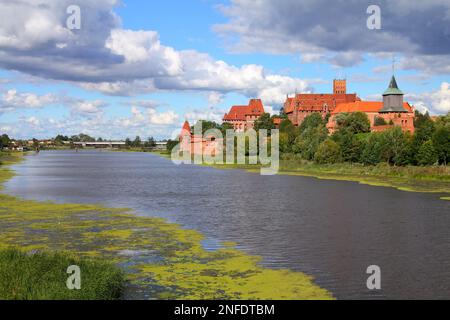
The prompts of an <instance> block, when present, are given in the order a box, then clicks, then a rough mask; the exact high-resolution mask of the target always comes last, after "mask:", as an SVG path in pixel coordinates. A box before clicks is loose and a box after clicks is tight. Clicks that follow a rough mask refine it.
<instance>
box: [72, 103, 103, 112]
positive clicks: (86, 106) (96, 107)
mask: <svg viewBox="0 0 450 320" xmlns="http://www.w3.org/2000/svg"><path fill="white" fill-rule="evenodd" d="M104 106H105V103H104V102H103V101H101V100H95V101H77V102H75V103H73V105H72V112H74V113H77V114H98V113H100V112H101V108H102V107H104Z"/></svg>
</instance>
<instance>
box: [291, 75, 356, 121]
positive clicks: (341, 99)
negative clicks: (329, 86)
mask: <svg viewBox="0 0 450 320" xmlns="http://www.w3.org/2000/svg"><path fill="white" fill-rule="evenodd" d="M360 100H361V99H360V98H358V96H357V95H356V93H351V94H347V80H344V79H335V80H334V81H333V93H300V94H296V95H295V97H293V98H290V97H289V96H288V97H287V98H286V102H285V103H284V113H285V114H286V115H287V117H288V119H289V120H290V121H291V122H292V123H293V124H294V125H295V126H299V125H300V124H301V123H302V122H303V120H305V118H306V117H307V116H309V115H311V114H313V113H320V114H321V115H322V117H323V118H324V119H325V117H326V115H327V114H328V113H332V112H333V111H334V110H335V109H336V107H337V106H338V105H339V104H341V103H350V102H356V101H360Z"/></svg>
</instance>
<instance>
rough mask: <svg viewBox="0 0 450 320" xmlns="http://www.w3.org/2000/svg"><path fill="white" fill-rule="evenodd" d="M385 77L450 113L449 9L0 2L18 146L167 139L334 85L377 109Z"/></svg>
mask: <svg viewBox="0 0 450 320" xmlns="http://www.w3.org/2000/svg"><path fill="white" fill-rule="evenodd" d="M372 4H376V5H377V8H378V9H379V15H377V14H378V11H376V10H375V11H373V10H368V8H369V6H370V5H372ZM73 6H76V7H77V8H78V9H79V12H78V11H77V10H75V11H74V9H73ZM78 13H79V15H78ZM378 17H379V18H380V19H379V20H377V18H378ZM374 19H375V20H374ZM368 20H369V22H370V23H368ZM374 21H379V22H380V23H379V25H377V26H376V28H373V27H370V26H373V22H374ZM77 22H79V25H77ZM368 24H369V26H368ZM369 27H370V28H369ZM393 73H395V76H396V78H397V83H398V85H399V87H400V89H401V90H402V91H403V92H404V93H405V99H406V100H407V101H408V102H410V103H411V104H413V105H414V106H415V107H416V108H417V109H418V110H420V111H428V112H430V113H431V114H434V115H438V114H446V113H448V112H450V77H449V75H450V1H448V0H429V1H418V0H396V1H383V0H379V1H365V0H336V1H327V0H272V1H271V0H258V1H254V0H232V1H225V0H224V1H213V0H186V1H177V0H166V1H139V0H122V1H119V0H98V1H89V0H58V1H56V0H16V1H11V0H0V134H3V133H6V134H8V135H10V136H12V137H14V138H18V139H29V138H38V139H44V138H51V137H54V136H56V135H58V134H63V135H69V136H71V135H75V134H79V133H85V134H89V135H92V136H94V137H102V138H104V139H125V138H126V137H130V138H134V137H135V136H137V135H139V136H140V137H141V138H143V139H146V138H148V137H150V136H152V137H155V138H157V139H165V138H170V137H174V136H175V135H176V133H178V132H179V130H180V128H181V125H182V123H183V122H184V121H185V120H189V121H190V122H195V121H197V120H199V119H204V120H212V121H216V122H220V121H221V119H222V117H223V115H224V113H225V112H227V111H228V110H229V108H230V107H231V106H232V105H245V104H247V103H248V100H249V99H250V98H261V99H262V100H263V103H264V106H265V108H266V111H268V112H271V113H278V111H279V109H280V108H281V106H282V104H283V102H284V100H285V99H286V95H290V96H292V95H294V94H295V93H296V92H297V93H301V92H305V93H306V92H315V93H329V92H331V91H332V80H333V79H334V78H346V79H347V83H348V84H347V91H348V92H352V93H353V92H356V93H357V94H358V95H359V96H360V97H361V98H362V99H366V100H380V99H381V94H382V93H383V91H384V90H385V89H386V88H387V86H388V83H389V80H390V78H391V76H392V74H393Z"/></svg>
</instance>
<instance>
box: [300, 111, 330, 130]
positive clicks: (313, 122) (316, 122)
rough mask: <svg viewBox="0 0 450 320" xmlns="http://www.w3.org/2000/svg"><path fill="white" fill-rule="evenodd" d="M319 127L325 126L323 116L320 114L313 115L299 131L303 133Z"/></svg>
mask: <svg viewBox="0 0 450 320" xmlns="http://www.w3.org/2000/svg"><path fill="white" fill-rule="evenodd" d="M318 126H325V122H324V121H323V118H322V115H320V114H319V113H313V114H310V115H309V116H307V117H306V118H305V119H304V120H303V121H302V123H301V124H300V127H299V129H298V130H299V132H300V133H302V132H304V131H305V130H308V129H311V128H316V127H318Z"/></svg>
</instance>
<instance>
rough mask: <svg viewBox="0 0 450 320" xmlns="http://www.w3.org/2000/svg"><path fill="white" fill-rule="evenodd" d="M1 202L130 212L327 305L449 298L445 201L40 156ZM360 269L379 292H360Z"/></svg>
mask: <svg viewBox="0 0 450 320" xmlns="http://www.w3.org/2000/svg"><path fill="white" fill-rule="evenodd" d="M13 169H15V170H16V171H17V173H18V175H17V176H15V177H14V178H13V179H11V180H9V181H8V182H7V183H6V184H5V192H6V193H8V194H11V195H15V196H20V197H23V198H26V199H35V200H51V201H55V202H58V203H94V204H97V203H99V204H103V205H105V206H110V207H127V208H132V209H133V210H134V211H135V212H136V214H138V215H144V216H145V215H149V216H158V217H163V218H166V219H168V220H169V221H171V222H177V223H180V224H181V225H182V226H184V227H186V228H191V229H195V230H198V231H200V232H202V233H203V234H204V235H205V236H206V239H207V240H205V241H204V246H205V247H206V248H208V249H211V250H213V249H215V248H217V247H218V246H220V243H221V242H223V241H231V242H236V243H238V248H239V249H242V250H244V251H246V252H248V253H250V254H253V255H259V256H262V257H263V264H264V265H265V266H267V267H270V268H289V269H292V270H296V271H301V272H305V273H307V274H309V275H312V276H314V278H315V282H316V283H317V284H318V285H320V286H321V287H323V288H326V289H328V290H330V291H331V292H332V293H333V295H334V296H335V297H337V298H338V299H431V298H435V299H450V201H443V200H440V199H439V195H437V194H427V193H413V192H404V191H399V190H396V189H393V188H385V187H373V186H368V185H360V184H358V183H355V182H346V181H332V180H319V179H315V178H310V177H300V176H286V175H277V176H261V175H259V174H256V173H249V172H245V171H242V170H218V169H214V168H208V167H201V166H194V165H181V166H177V165H175V164H173V163H172V162H171V161H170V160H167V159H165V158H161V157H159V156H157V155H153V154H149V153H120V152H101V151H80V152H74V151H48V152H41V153H40V154H39V155H30V156H28V157H26V160H25V161H24V162H22V163H20V164H18V165H15V166H13ZM370 265H378V266H379V267H380V268H381V285H382V289H381V290H375V291H370V290H368V289H367V287H366V280H367V278H368V276H369V275H367V274H366V269H367V267H368V266H370Z"/></svg>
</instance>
